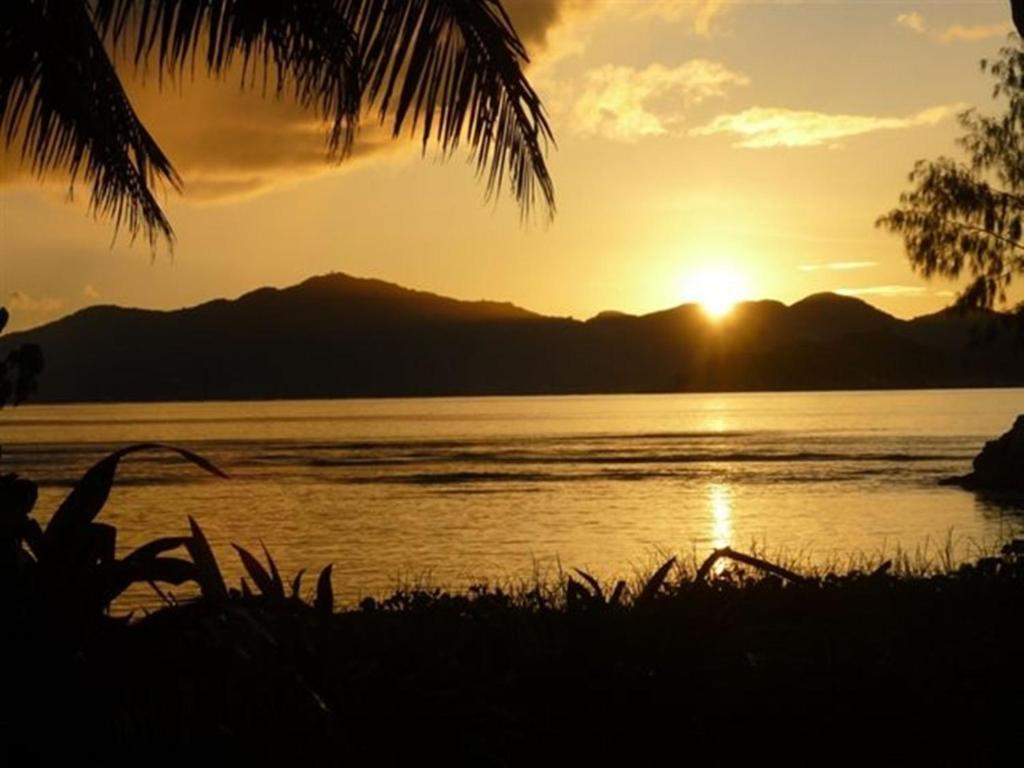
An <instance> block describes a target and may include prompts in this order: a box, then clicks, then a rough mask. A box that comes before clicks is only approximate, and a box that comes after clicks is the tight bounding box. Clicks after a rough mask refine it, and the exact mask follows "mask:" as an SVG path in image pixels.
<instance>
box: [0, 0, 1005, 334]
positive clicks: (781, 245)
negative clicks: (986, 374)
mask: <svg viewBox="0 0 1024 768" xmlns="http://www.w3.org/2000/svg"><path fill="white" fill-rule="evenodd" d="M506 6H507V7H509V9H510V11H511V12H512V14H513V18H514V20H515V21H516V23H517V26H518V28H519V29H520V32H521V34H522V35H523V37H524V39H525V40H526V42H527V45H528V48H529V50H530V52H531V56H532V58H533V64H532V65H531V68H530V77H531V80H532V81H533V82H534V84H535V86H536V87H537V89H538V90H539V91H540V93H541V95H542V97H543V98H544V100H545V103H546V106H547V108H548V111H549V113H550V117H551V123H552V126H553V129H554V131H555V136H556V139H557V142H558V147H557V150H554V151H553V152H552V154H551V156H550V162H551V167H552V171H553V175H554V179H555V184H556V194H557V200H558V212H557V215H556V217H555V219H554V221H553V222H552V223H551V224H546V223H544V222H543V221H535V222H534V223H531V224H528V225H526V226H524V225H522V224H521V223H520V220H519V211H518V209H517V207H516V205H515V202H514V201H513V200H512V199H510V198H509V197H508V196H507V195H504V196H502V198H501V199H500V200H499V201H498V203H497V204H496V205H495V204H493V203H491V204H488V203H486V202H484V199H483V186H482V184H480V183H479V182H478V180H477V179H476V178H475V177H474V173H473V167H472V166H471V165H470V164H468V163H467V162H463V160H462V158H461V157H459V156H456V158H454V159H453V160H451V161H449V162H447V163H439V162H436V159H435V158H432V157H430V156H429V155H428V157H427V158H426V159H423V158H421V156H420V153H419V149H418V145H417V144H414V143H412V142H409V141H400V142H394V141H390V140H389V139H388V137H387V135H386V134H385V132H383V131H382V130H381V129H379V128H377V127H375V126H373V125H372V124H370V123H368V124H367V125H366V126H365V128H364V130H363V131H362V134H361V139H360V141H359V144H358V146H357V148H356V151H355V153H354V157H353V158H351V159H350V160H348V161H347V162H345V163H343V164H341V165H332V164H328V163H325V162H324V156H325V145H324V131H323V127H322V126H320V125H318V124H317V123H316V121H315V120H313V119H312V118H311V116H310V115H309V114H307V113H304V112H303V111H302V110H301V109H299V108H297V107H295V106H294V105H293V104H292V103H290V102H288V101H286V100H284V101H279V100H275V99H273V98H269V99H264V98H262V97H261V96H260V94H259V93H258V92H252V91H249V92H243V91H241V90H240V89H239V85H238V82H237V80H234V79H228V80H225V81H209V80H204V79H202V78H201V77H198V79H197V80H196V81H195V82H186V83H184V84H181V85H180V87H178V86H175V87H170V88H167V87H165V88H164V90H163V91H160V90H159V89H158V88H157V87H156V83H155V82H153V81H152V78H150V79H149V80H146V79H145V78H138V77H137V78H134V79H133V81H132V82H131V83H130V84H129V89H130V92H131V94H132V96H133V99H134V100H135V104H136V106H137V108H138V110H139V112H140V114H141V115H142V117H143V119H144V120H145V121H146V123H147V125H148V126H149V128H150V129H151V131H152V132H153V133H154V135H155V136H156V138H157V139H158V140H159V141H160V143H161V144H162V145H163V147H164V149H165V150H166V151H167V152H168V154H169V155H170V157H171V160H172V161H173V162H174V163H175V165H176V167H177V168H178V170H179V171H180V172H181V174H182V176H183V177H184V179H185V193H184V195H182V196H178V195H176V194H175V193H173V192H169V193H168V195H167V197H166V210H167V211H168V213H169V214H170V217H171V221H172V224H173V225H174V227H175V231H176V235H177V244H176V246H175V249H174V252H173V254H170V253H168V252H167V251H166V249H164V250H161V251H158V252H157V254H156V255H155V256H151V254H150V251H149V248H148V246H147V245H146V244H145V243H144V242H138V243H136V244H134V245H133V244H131V243H130V242H129V240H128V238H127V237H126V236H125V235H124V234H122V235H120V236H119V237H118V238H117V239H116V240H113V245H112V244H111V243H112V239H113V230H112V228H111V226H110V225H109V224H108V223H105V222H96V221H94V220H93V219H92V218H91V217H89V216H88V215H87V213H86V212H85V205H84V202H82V201H84V200H87V198H88V190H87V189H86V188H85V187H79V188H77V190H76V198H75V201H74V202H72V203H68V202H67V189H66V185H63V184H62V183H60V181H59V180H57V179H55V180H54V181H53V182H50V183H47V184H40V183H39V182H38V181H36V180H34V179H32V178H29V177H27V176H26V175H25V174H24V173H23V172H22V171H21V170H20V169H19V167H18V166H17V164H16V163H15V161H14V160H13V158H12V156H11V155H10V154H6V155H3V156H2V157H0V160H2V163H3V165H2V167H0V301H2V302H4V303H6V304H7V305H8V307H9V308H10V309H11V310H12V315H13V317H12V327H14V328H18V327H22V328H23V327H29V326H34V325H38V324H39V323H42V322H46V321H49V320H52V319H55V318H57V317H60V316H62V315H64V314H67V313H69V312H71V311H74V310H76V309H79V308H81V307H83V306H87V305H90V304H96V303H113V304H121V305H128V306H141V307H152V308H160V309H170V308H177V307H181V306H185V305H191V304H195V303H198V302H201V301H204V300H207V299H212V298H217V297H225V296H226V297H234V296H237V295H239V294H241V293H244V292H246V291H249V290H252V289H254V288H257V287H259V286H263V285H275V286H285V285H289V284H293V283H296V282H299V281H301V280H303V279H304V278H306V277H308V276H310V275H313V274H321V273H325V272H330V271H342V272H347V273H350V274H354V275H359V276H366V277H379V278H382V279H385V280H389V281H393V282H397V283H400V284H402V285H406V286H409V287H413V288H418V289H425V290H430V291H434V292H437V293H442V294H446V295H450V296H455V297H458V298H465V299H479V298H488V299H496V300H503V301H512V302H515V303H516V304H519V305H521V306H524V307H527V308H529V309H532V310H535V311H538V312H543V313H546V314H551V315H560V316H565V315H571V316H575V317H580V318H584V317H589V316H591V315H594V314H596V313H597V312H599V311H602V310H606V309H617V310H622V311H627V312H634V313H642V312H648V311H653V310H657V309H663V308H666V307H670V306H674V305H676V304H679V303H681V302H683V301H684V300H686V299H687V298H689V297H690V295H691V293H693V290H692V288H693V286H694V285H695V284H698V283H699V282H700V281H701V280H702V279H703V278H702V276H703V275H706V273H707V272H708V270H709V269H716V270H724V271H726V272H727V273H729V274H731V275H733V276H734V277H735V280H736V285H737V286H738V290H741V291H742V292H743V294H745V295H746V296H747V297H749V298H776V299H780V300H782V301H786V302H792V301H796V300H798V299H800V298H802V297H803V296H805V295H807V294H810V293H814V292H818V291H841V292H846V293H849V294H852V295H857V296H861V297H862V298H864V299H866V300H868V301H870V302H871V303H873V304H875V305H877V306H879V307H881V308H883V309H885V310H887V311H889V312H892V313H893V314H896V315H899V316H904V317H909V316H914V315H919V314H924V313H926V312H931V311H935V310H937V309H939V308H940V307H941V306H943V305H944V304H947V303H948V302H949V301H950V297H951V291H952V290H953V289H954V288H955V286H951V285H949V284H946V283H937V282H932V283H926V282H924V281H922V280H921V279H920V278H918V277H917V276H915V275H914V274H913V273H912V271H911V270H910V268H909V266H908V264H907V260H906V258H905V256H904V255H903V252H902V248H901V244H900V241H899V239H898V238H896V237H894V236H892V235H889V234H887V233H885V232H881V231H877V230H876V229H875V228H874V221H875V219H876V218H877V216H878V215H879V214H881V213H883V212H884V211H886V210H888V209H889V208H890V207H892V206H893V205H894V204H895V203H896V201H897V197H898V195H899V193H900V191H902V190H903V189H904V188H905V187H906V175H907V173H908V172H909V170H910V169H911V167H912V165H913V163H914V161H915V160H917V159H919V158H933V157H937V156H938V155H940V154H954V153H956V148H955V146H954V139H955V137H956V136H957V135H958V133H959V129H958V126H957V124H956V121H955V115H956V113H957V112H958V111H960V110H962V109H964V108H966V107H967V106H978V107H979V108H981V109H982V110H983V111H985V110H991V109H992V108H993V107H992V102H991V99H990V93H991V86H990V81H989V80H988V79H987V78H986V77H985V76H983V75H982V74H981V73H980V71H979V68H978V61H979V60H980V59H981V58H983V57H986V56H989V57H991V56H993V55H994V54H995V52H996V51H997V49H998V48H999V46H1000V45H1001V44H1003V43H1004V42H1005V41H1006V39H1007V34H1008V33H1009V31H1010V28H1011V27H1010V23H1009V7H1008V3H1007V2H1006V1H1005V0H991V1H988V0H972V1H971V2H937V1H935V0H932V1H931V2H895V1H893V2H885V1H884V0H875V1H874V2H863V1H862V0H845V1H844V0H837V1H835V2H825V1H824V0H821V1H815V2H811V1H810V0H808V1H807V2H799V1H797V0H792V1H787V0H775V1H772V0H764V1H763V2H758V1H757V0H746V1H745V2H740V1H739V0H735V1H733V0H699V1H692V0H690V1H688V0H509V1H508V2H506Z"/></svg>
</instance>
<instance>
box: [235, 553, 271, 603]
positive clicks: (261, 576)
mask: <svg viewBox="0 0 1024 768" xmlns="http://www.w3.org/2000/svg"><path fill="white" fill-rule="evenodd" d="M231 546H232V547H234V549H235V552H237V553H238V558H239V559H240V560H241V561H242V565H243V566H244V567H245V570H246V572H247V573H248V574H249V577H250V578H251V579H252V582H253V584H255V585H256V588H257V589H258V590H259V591H260V592H261V593H262V594H263V596H264V597H274V596H275V595H274V592H275V590H274V580H273V579H272V578H271V577H270V574H269V573H267V569H266V568H264V567H263V564H262V563H260V561H259V560H257V559H256V557H255V556H254V555H253V554H252V553H251V552H249V551H248V550H247V549H245V548H244V547H240V546H239V545H238V544H232V545H231Z"/></svg>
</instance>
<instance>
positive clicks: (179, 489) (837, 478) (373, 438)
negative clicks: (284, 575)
mask: <svg viewBox="0 0 1024 768" xmlns="http://www.w3.org/2000/svg"><path fill="white" fill-rule="evenodd" d="M1021 411H1024V390H1021V389H1013V390H1008V389H1004V390H961V391H949V390H945V391H900V392H829V393H773V394H686V395H638V396H592V397H590V396H588V397H523V398H511V397H510V398H452V399H415V400H345V401H310V402H246V403H168V404H140V405H137V404H116V405H68V406H33V405H29V406H25V407H21V408H17V409H13V410H5V411H4V412H3V413H0V443H2V444H3V446H4V454H3V464H4V466H5V467H6V470H8V471H10V470H12V469H13V470H15V471H18V472H22V473H24V474H26V475H28V476H30V477H33V478H35V479H36V480H38V481H39V482H40V483H41V485H42V490H41V498H40V504H39V510H40V515H39V516H40V517H42V518H44V519H45V518H46V517H47V515H48V513H49V512H50V511H52V509H54V508H55V506H56V505H57V504H58V503H59V501H60V499H61V498H62V497H63V496H64V495H65V494H66V493H67V490H68V487H69V486H70V484H71V483H72V482H74V480H76V479H77V478H78V477H80V476H81V474H82V473H83V472H84V471H85V470H86V469H87V468H88V467H89V466H90V465H91V464H92V463H93V462H94V461H96V460H97V459H99V458H100V457H102V456H103V455H104V454H105V453H106V452H107V451H109V450H111V449H113V448H115V447H117V446H121V445H124V444H127V443H133V442H139V441H161V442H168V443H173V444H175V445H180V446H183V447H188V448H191V449H193V450H195V451H198V452H200V453H202V454H203V455H205V456H206V457H208V458H209V459H211V460H213V461H214V462H215V463H217V464H218V465H219V466H220V467H222V468H223V469H224V470H225V471H227V472H228V473H229V474H230V475H231V480H228V481H223V480H218V479H216V478H211V477H208V476H206V475H204V474H203V473H202V472H201V471H200V470H198V469H196V468H195V467H193V466H191V465H189V464H186V463H184V462H182V461H180V460H179V459H177V458H176V457H174V456H172V455H169V454H163V453H160V454H142V455H137V456H133V457H131V458H129V459H127V460H125V462H124V463H123V464H122V468H121V470H120V472H119V475H118V483H117V486H116V488H115V489H114V491H113V493H112V494H111V497H110V501H109V503H108V507H107V509H106V510H105V511H104V513H103V517H102V519H104V520H106V521H108V522H112V523H114V524H116V525H117V526H118V528H119V530H120V536H121V540H120V543H121V546H122V548H127V547H130V546H133V545H136V544H139V543H141V542H143V541H145V540H147V539H149V538H152V537H155V536H161V535H170V534H182V533H186V532H187V530H188V528H187V522H186V516H187V515H192V516H194V517H195V518H196V519H197V520H199V521H200V523H201V524H202V526H203V527H204V529H205V530H206V531H207V534H208V536H209V537H210V538H211V540H212V542H213V544H214V546H215V549H216V550H217V552H218V556H219V557H220V559H221V561H222V564H223V565H224V567H225V570H228V571H229V572H231V573H238V567H237V562H236V559H235V557H234V556H233V554H232V553H231V551H230V549H229V546H228V544H229V542H238V543H241V544H243V545H245V546H249V547H254V548H255V547H258V542H260V541H263V542H265V543H266V545H267V547H268V548H269V549H270V551H271V552H272V553H273V554H274V555H275V557H276V558H277V559H278V561H279V562H280V564H281V565H282V566H283V568H284V570H286V571H287V572H289V573H290V572H293V571H294V570H296V569H298V568H301V567H310V568H315V567H319V566H321V565H323V564H326V563H328V562H333V563H334V573H335V584H336V588H337V589H338V590H339V592H340V593H341V594H342V595H343V596H344V597H345V599H347V600H354V599H356V598H357V597H358V596H360V595H365V594H380V593H382V592H386V591H387V590H389V589H391V588H393V587H395V586H396V584H397V583H398V582H400V581H409V580H414V581H415V580H420V581H423V582H429V583H432V584H439V585H446V586H453V587H464V586H466V585H468V584H470V583H474V582H480V581H491V582H494V581H495V580H500V579H506V578H515V579H520V578H531V577H532V576H533V575H534V574H535V573H538V572H539V574H540V575H541V576H545V575H548V576H550V575H552V574H553V573H556V572H557V569H558V568H559V567H564V568H568V567H572V566H579V567H583V568H586V569H588V570H590V571H592V572H594V573H596V574H598V575H600V576H602V577H605V578H611V577H613V576H618V575H623V576H628V575H630V574H631V573H632V572H633V571H634V570H635V569H639V568H644V567H646V566H648V565H649V564H650V563H651V562H652V561H653V559H654V558H655V557H657V556H661V554H662V553H665V552H673V553H675V552H679V553H682V554H684V555H685V556H687V557H689V556H691V555H692V554H693V553H696V554H697V555H698V556H703V555H704V554H706V553H707V552H709V551H710V550H711V549H712V548H713V547H718V546H723V545H726V544H730V545H732V546H735V547H737V548H749V547H750V545H751V543H752V542H756V543H757V544H758V545H759V546H760V547H762V548H764V549H766V550H767V551H768V552H769V553H771V552H776V553H778V552H782V551H784V552H786V553H788V554H789V555H799V556H800V557H801V558H803V559H804V560H809V561H815V562H819V563H820V562H834V561H835V560H836V559H837V558H838V559H839V560H841V561H842V560H844V559H845V558H847V557H849V556H850V555H851V554H856V553H867V554H877V553H880V552H882V551H885V552H887V553H890V554H891V553H892V552H893V551H895V549H896V548H897V547H902V548H904V549H906V550H911V551H915V550H918V551H922V552H924V551H927V552H929V553H932V554H937V553H938V551H939V550H940V549H941V548H942V547H943V546H945V544H946V542H947V541H952V542H953V543H954V545H955V548H956V551H957V553H958V556H959V557H965V558H966V557H970V556H972V554H975V553H976V551H977V549H976V548H977V547H984V546H991V545H992V544H994V543H996V542H998V541H1000V540H1002V539H1005V538H1006V537H1007V536H1010V535H1013V534H1014V533H1016V534H1020V533H1021V532H1022V531H1024V512H1022V511H1021V510H1020V509H1019V508H1018V509H1014V508H1012V507H1006V506H1005V505H1000V504H999V503H996V502H993V501H986V500H983V499H980V498H978V497H976V496H975V495H974V494H972V493H969V492H966V491H963V490H959V489H955V488H945V487H939V486H937V485H936V481H937V480H938V479H939V478H940V477H942V476H944V475H950V474H958V473H963V472H965V471H967V470H968V469H969V466H970V461H971V458H972V457H973V456H974V454H975V453H976V452H977V451H978V450H979V449H980V448H981V446H982V444H983V443H984V441H985V440H987V439H990V438H992V437H994V436H996V435H998V434H1000V433H1001V432H1003V431H1005V430H1006V429H1007V428H1008V427H1009V426H1010V424H1011V423H1012V421H1013V418H1014V416H1015V415H1016V414H1017V413H1020V412H1021Z"/></svg>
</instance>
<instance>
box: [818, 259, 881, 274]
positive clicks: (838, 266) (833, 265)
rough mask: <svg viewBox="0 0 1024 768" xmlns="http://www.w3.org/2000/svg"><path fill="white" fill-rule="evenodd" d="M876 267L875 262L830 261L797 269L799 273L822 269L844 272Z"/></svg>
mask: <svg viewBox="0 0 1024 768" xmlns="http://www.w3.org/2000/svg"><path fill="white" fill-rule="evenodd" d="M877 266H878V262H877V261H832V262H829V263H827V264H803V265H801V266H800V268H799V269H800V271H801V272H817V271H819V270H822V269H831V270H835V271H843V272H845V271H847V270H851V269H869V268H870V267H877Z"/></svg>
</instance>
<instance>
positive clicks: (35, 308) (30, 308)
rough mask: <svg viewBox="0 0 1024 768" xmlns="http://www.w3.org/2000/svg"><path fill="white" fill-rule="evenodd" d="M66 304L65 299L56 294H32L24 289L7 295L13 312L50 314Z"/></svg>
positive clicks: (9, 307)
mask: <svg viewBox="0 0 1024 768" xmlns="http://www.w3.org/2000/svg"><path fill="white" fill-rule="evenodd" d="M63 306H64V300H63V299H59V298H56V297H54V296H30V295H29V294H27V293H25V292H24V291H11V292H10V293H9V294H8V296H7V307H8V309H10V310H11V311H12V312H26V313H29V312H31V313H35V314H50V313H53V312H56V311H57V310H59V309H60V308H61V307H63Z"/></svg>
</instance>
